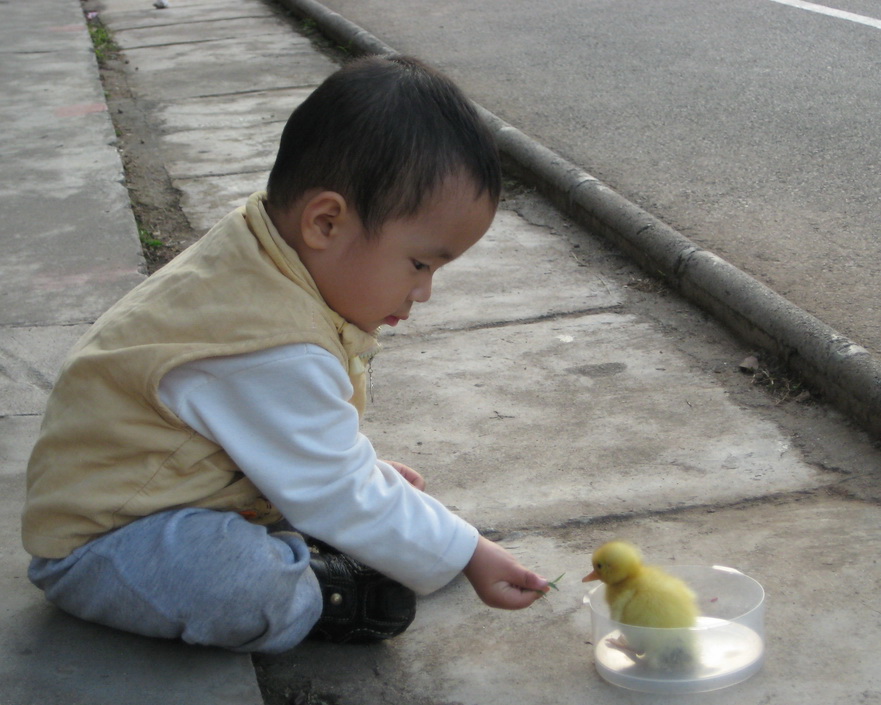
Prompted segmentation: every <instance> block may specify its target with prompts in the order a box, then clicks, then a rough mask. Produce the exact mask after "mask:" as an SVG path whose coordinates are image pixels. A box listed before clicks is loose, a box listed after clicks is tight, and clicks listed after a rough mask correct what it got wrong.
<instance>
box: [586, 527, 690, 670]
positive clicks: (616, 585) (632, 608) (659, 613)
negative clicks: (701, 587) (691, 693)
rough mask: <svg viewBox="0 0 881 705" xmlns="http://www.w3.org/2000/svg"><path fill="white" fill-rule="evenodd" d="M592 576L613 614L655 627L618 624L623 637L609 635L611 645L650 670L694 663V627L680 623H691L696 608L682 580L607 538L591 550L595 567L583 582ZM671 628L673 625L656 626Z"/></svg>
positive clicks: (627, 621)
mask: <svg viewBox="0 0 881 705" xmlns="http://www.w3.org/2000/svg"><path fill="white" fill-rule="evenodd" d="M591 580H602V581H603V583H605V585H606V602H607V603H608V605H609V611H610V616H611V618H612V619H613V620H615V621H616V622H620V623H621V624H629V625H633V626H635V627H652V628H656V629H658V630H659V631H654V629H651V630H650V629H631V630H625V629H623V628H622V630H621V631H622V638H621V639H620V640H610V642H609V645H610V646H612V647H614V648H617V649H620V650H622V651H625V652H626V653H628V654H630V655H631V657H632V658H633V659H634V660H636V661H642V662H643V663H645V664H646V666H648V667H649V668H651V669H654V670H666V671H669V670H680V669H685V668H688V667H690V666H693V665H694V664H695V662H696V644H695V639H694V633H693V632H691V631H687V630H686V629H683V628H684V627H693V626H694V625H695V623H696V620H697V616H698V609H697V604H696V602H695V595H694V593H693V592H692V591H691V589H690V588H689V587H688V586H687V585H686V584H685V583H684V582H682V580H680V579H679V578H676V577H673V576H672V575H668V574H667V573H665V572H664V571H662V570H661V569H660V568H655V567H652V566H646V565H643V563H642V556H641V555H640V552H639V549H637V548H636V546H633V545H631V544H629V543H626V542H624V541H611V542H609V543H606V544H603V545H602V546H600V547H599V548H598V549H597V550H596V551H595V552H594V554H593V571H592V572H591V573H589V574H588V575H586V576H584V579H583V580H582V582H589V581H591ZM670 628H673V629H676V631H673V632H668V633H665V632H663V631H660V630H662V629H670Z"/></svg>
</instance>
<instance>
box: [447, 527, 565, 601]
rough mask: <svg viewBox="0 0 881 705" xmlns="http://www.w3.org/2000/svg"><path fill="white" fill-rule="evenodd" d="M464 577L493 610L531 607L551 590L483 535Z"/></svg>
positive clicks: (539, 578) (545, 583) (544, 582)
mask: <svg viewBox="0 0 881 705" xmlns="http://www.w3.org/2000/svg"><path fill="white" fill-rule="evenodd" d="M464 573H465V577H466V578H468V580H469V582H470V583H471V587H473V588H474V592H476V593H477V595H478V597H480V599H481V600H483V601H484V602H485V603H486V604H488V605H489V606H490V607H499V608H501V609H506V610H519V609H523V608H524V607H529V605H531V604H532V603H533V602H535V601H536V600H537V599H539V598H540V597H541V596H542V595H544V594H545V593H546V592H547V591H548V590H549V589H550V588H549V587H548V581H547V580H545V579H544V578H542V577H540V576H538V575H536V574H535V573H533V572H532V571H531V570H527V569H526V568H524V567H523V566H522V565H520V564H519V563H518V562H517V561H516V560H515V559H514V557H513V556H512V555H511V554H510V553H508V552H507V551H506V550H505V549H504V548H502V547H501V546H499V545H498V544H495V543H493V542H492V541H490V540H489V539H487V538H484V537H483V536H481V537H480V538H479V539H478V541H477V548H476V549H475V550H474V555H473V556H471V560H470V561H469V562H468V565H466V566H465V570H464Z"/></svg>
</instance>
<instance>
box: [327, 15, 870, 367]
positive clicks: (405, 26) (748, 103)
mask: <svg viewBox="0 0 881 705" xmlns="http://www.w3.org/2000/svg"><path fill="white" fill-rule="evenodd" d="M834 3H835V7H834V8H831V10H830V7H831V6H825V7H823V6H817V5H811V4H810V3H803V2H799V0H785V1H784V0H702V1H701V2H695V1H694V0H652V2H650V3H647V2H643V1H642V0H590V1H585V0H547V1H546V2H543V3H535V2H527V1H526V0H509V1H508V2H504V3H502V2H491V3H473V2H470V1H467V2H466V1H465V0H446V1H445V2H443V3H437V2H432V1H429V0H410V2H408V3H399V2H394V1H393V0H323V4H324V5H326V6H327V7H329V8H330V9H332V10H334V11H336V12H338V13H340V14H341V15H343V16H344V17H346V18H347V19H349V20H351V21H352V22H355V23H356V24H358V25H360V26H362V27H364V28H365V29H367V30H368V31H370V32H371V33H373V34H375V35H376V36H377V37H379V38H380V39H381V40H383V41H385V42H386V43H388V44H390V45H391V46H393V47H395V48H396V49H398V50H400V51H403V52H407V53H413V54H415V55H417V56H420V57H422V58H424V59H425V60H427V61H429V62H430V63H432V64H433V65H435V66H437V67H439V68H441V69H443V70H444V71H446V72H447V73H449V74H450V75H451V76H452V77H454V78H455V79H456V80H457V81H458V82H459V83H460V84H461V85H462V86H463V87H464V88H465V90H466V91H467V92H468V93H469V95H470V96H471V97H472V98H474V99H475V100H476V101H477V102H479V103H480V104H482V105H483V106H484V107H486V108H487V109H489V110H491V111H492V112H494V113H495V114H496V115H498V116H499V117H501V118H503V119H504V120H506V121H507V122H509V123H511V124H513V125H515V126H516V127H518V128H520V129H521V130H523V131H524V132H526V133H527V134H529V135H530V136H532V137H534V138H536V139H537V140H539V141H540V142H542V143H543V144H545V145H546V146H548V147H550V148H551V149H553V150H555V151H557V152H558V153H560V154H562V155H563V156H565V157H566V158H567V159H569V160H571V161H573V162H575V163H576V164H578V165H579V166H581V167H583V168H584V169H586V170H587V171H589V172H590V173H592V174H593V175H594V176H596V177H597V178H600V179H601V180H603V181H605V182H606V183H607V184H609V185H610V186H612V187H613V188H615V189H616V190H617V191H619V193H621V194H622V195H624V196H625V197H626V198H628V199H630V200H631V201H633V202H634V203H636V204H638V205H639V206H641V207H642V208H644V209H646V210H647V211H649V212H651V213H652V214H654V215H656V216H658V217H659V218H661V219H662V220H663V221H665V222H666V223H668V224H669V225H671V226H673V227H674V228H676V229H677V230H679V231H680V232H682V233H683V234H684V235H686V236H687V237H689V238H690V239H691V240H693V241H694V242H696V243H698V244H699V245H701V246H703V247H705V248H707V249H709V250H711V251H713V252H715V253H716V254H718V255H720V256H721V257H723V258H725V259H727V260H728V261H729V262H731V263H732V264H734V265H735V266H737V267H739V268H740V269H742V270H744V271H746V272H748V273H749V274H751V275H753V276H754V277H756V278H757V279H758V280H760V281H761V282H763V283H764V284H767V285H768V286H770V287H771V288H773V289H774V290H775V291H777V292H778V293H779V294H781V295H783V296H785V297H786V298H788V299H789V300H790V301H792V302H793V303H795V304H796V305H798V306H800V307H801V308H803V309H805V310H806V311H808V312H809V313H811V314H813V315H815V316H817V317H818V318H820V319H821V320H822V321H824V322H825V323H827V324H828V325H830V326H832V327H833V328H835V329H837V330H838V331H839V332H841V333H843V334H844V335H847V336H848V337H850V338H852V339H853V340H855V341H856V342H858V343H860V344H862V345H864V346H865V347H867V348H869V349H870V350H872V351H873V352H874V353H875V354H881V305H879V304H878V285H877V281H878V274H879V271H881V232H879V213H881V119H879V118H881V115H879V113H881V80H879V77H881V2H879V1H878V0H834Z"/></svg>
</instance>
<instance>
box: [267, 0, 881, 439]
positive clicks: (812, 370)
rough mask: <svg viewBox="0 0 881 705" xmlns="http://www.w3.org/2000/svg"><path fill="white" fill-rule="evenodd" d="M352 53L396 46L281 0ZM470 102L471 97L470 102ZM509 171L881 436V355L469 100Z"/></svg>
mask: <svg viewBox="0 0 881 705" xmlns="http://www.w3.org/2000/svg"><path fill="white" fill-rule="evenodd" d="M281 2H282V3H283V4H284V5H285V6H286V7H288V8H289V9H290V10H291V11H293V12H294V13H295V14H296V15H298V16H300V17H308V18H310V19H312V20H313V21H314V22H315V23H316V24H317V25H318V26H319V28H320V29H321V30H322V32H324V33H325V34H326V35H328V36H329V37H331V38H332V39H334V40H335V41H337V42H339V43H340V44H341V45H343V46H345V47H346V48H347V49H349V50H350V51H352V52H353V53H361V54H388V53H395V51H394V49H393V48H392V47H390V46H389V45H388V44H385V43H384V42H382V41H380V40H379V39H378V38H377V37H375V36H373V35H372V34H370V33H369V32H367V31H366V30H364V29H362V28H361V27H359V26H358V25H356V24H354V23H352V22H350V21H349V20H346V19H345V18H343V17H342V16H340V15H339V14H337V13H336V12H332V11H331V10H328V9H327V8H326V7H324V6H323V5H322V4H321V3H319V2H316V1H315V0H281ZM475 105H476V104H475ZM476 107H477V110H478V112H479V113H480V115H481V117H482V118H483V119H484V121H485V122H486V123H487V125H488V126H489V127H490V129H491V130H492V131H493V133H494V134H495V136H496V140H497V142H498V144H499V150H500V151H501V153H502V158H503V160H504V162H505V166H506V168H508V169H509V170H513V171H514V172H515V175H516V176H520V177H522V178H525V179H526V180H528V181H529V182H531V183H532V184H534V185H535V186H537V187H538V188H539V190H541V191H542V192H543V193H544V195H545V196H546V197H547V198H548V199H549V200H550V201H551V202H552V203H554V204H555V205H556V206H557V207H558V208H560V209H561V210H562V211H563V212H565V213H566V214H567V215H569V216H570V217H572V218H574V219H575V220H577V221H578V222H579V223H580V224H581V225H582V226H584V227H585V228H587V229H588V230H589V231H590V232H592V233H594V234H595V235H601V236H603V237H605V238H606V239H607V240H609V241H611V242H612V243H613V244H615V245H616V246H617V247H619V248H620V249H622V250H623V251H624V252H625V253H626V254H628V255H629V256H631V257H632V258H633V259H634V260H635V261H636V262H637V263H638V264H639V265H640V266H642V267H643V268H644V269H645V270H646V271H647V272H650V273H654V274H656V275H659V276H661V277H663V278H664V279H666V280H667V281H668V283H669V284H670V285H671V286H673V287H675V288H676V289H677V290H678V291H679V292H680V293H681V294H682V295H683V296H685V297H686V298H688V299H689V300H691V301H692V302H694V303H696V304H697V305H699V306H700V307H702V308H704V309H705V310H707V311H708V312H709V313H711V314H712V315H713V316H715V317H716V318H717V319H718V320H720V321H721V322H722V323H724V324H725V325H727V326H728V327H729V328H730V329H732V330H733V331H734V332H735V333H736V334H737V335H739V336H740V337H741V338H743V339H745V340H746V341H748V342H750V343H752V344H755V345H758V346H760V347H762V348H764V349H766V350H768V351H770V352H771V353H772V354H774V355H775V356H777V357H779V358H782V359H783V360H784V361H786V362H787V364H789V365H790V366H791V367H792V368H793V369H794V370H795V371H797V372H798V373H799V374H801V375H802V376H803V377H804V379H805V380H806V381H807V382H808V383H809V384H811V385H812V386H814V387H816V388H818V389H819V390H820V391H822V392H823V394H824V395H825V396H826V397H827V399H828V400H829V401H830V402H832V403H833V404H835V405H836V406H837V407H838V408H839V409H841V410H842V411H843V412H844V413H845V414H847V415H849V416H850V417H851V418H853V419H854V420H855V421H857V422H858V423H860V424H861V425H862V426H864V427H865V428H867V429H868V430H869V431H871V432H872V433H873V434H875V435H881V361H879V360H878V359H876V358H875V357H874V356H873V355H871V354H870V353H869V352H868V351H866V350H865V349H863V348H861V347H860V346H859V345H856V344H855V343H853V342H852V341H850V340H848V339H847V338H845V337H844V336H842V335H840V334H839V333H837V332H836V331H835V330H833V329H832V328H830V327H829V326H827V325H826V324H824V323H823V322H821V321H819V320H818V319H816V318H815V317H813V316H811V315H810V314H808V313H807V312H805V311H803V310H801V309H800V308H798V307H796V306H795V305H793V304H792V303H790V302H789V301H787V300H786V299H784V298H783V297H782V296H780V295H779V294H777V293H775V292H774V291H772V290H771V289H769V288H768V287H766V286H765V285H763V284H761V283H760V282H759V281H757V280H756V279H754V278H753V277H751V276H750V275H748V274H746V273H745V272H742V271H741V270H739V269H737V268H736V267H734V266H733V265H731V264H729V263H728V262H726V261H725V260H723V259H722V258H720V257H718V256H717V255H714V254H713V253H711V252H708V251H707V250H704V249H702V248H700V247H698V246H697V245H695V243H693V242H691V241H690V240H689V239H688V238H686V237H685V236H684V235H682V234H681V233H679V232H677V231H676V230H674V229H673V228H671V227H669V226H668V225H666V224H665V223H663V222H661V221H660V220H658V219H657V218H655V217H654V216H652V215H651V214H649V213H647V212H646V211H644V210H642V209H641V208H639V207H638V206H636V205H635V204H633V203H631V202H630V201H628V200H627V199H625V198H624V197H623V196H621V195H620V194H618V193H617V192H616V191H614V190H613V189H611V188H609V187H608V186H606V185H605V184H603V183H602V182H600V181H599V180H598V179H596V178H594V177H593V176H591V175H590V174H588V173H587V172H585V171H584V170H583V169H580V168H579V167H577V166H576V165H574V164H572V163H570V162H568V161H567V160H565V159H564V158H563V157H561V156H560V155H558V154H556V153H555V152H553V151H551V150H550V149H548V148H547V147H545V146H543V145H541V144H539V143H538V142H536V141H535V140H533V139H532V138H530V137H528V136H527V135H525V134H524V133H523V132H521V131H520V130H518V129H517V128H515V127H513V126H512V125H509V124H508V123H506V122H504V121H503V120H501V119H500V118H498V117H497V116H496V115H494V114H493V113H491V112H489V111H488V110H486V109H485V108H483V107H481V106H479V105H476Z"/></svg>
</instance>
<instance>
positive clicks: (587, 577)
mask: <svg viewBox="0 0 881 705" xmlns="http://www.w3.org/2000/svg"><path fill="white" fill-rule="evenodd" d="M599 579H600V576H599V574H598V573H597V572H596V571H595V570H592V571H590V573H588V574H587V575H585V576H584V577H583V578H582V579H581V582H583V583H589V582H590V581H591V580H599Z"/></svg>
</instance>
